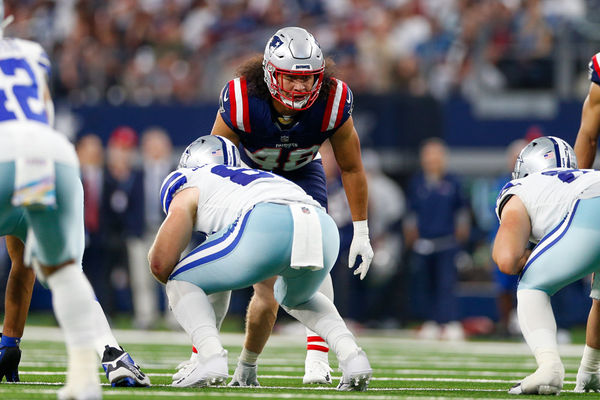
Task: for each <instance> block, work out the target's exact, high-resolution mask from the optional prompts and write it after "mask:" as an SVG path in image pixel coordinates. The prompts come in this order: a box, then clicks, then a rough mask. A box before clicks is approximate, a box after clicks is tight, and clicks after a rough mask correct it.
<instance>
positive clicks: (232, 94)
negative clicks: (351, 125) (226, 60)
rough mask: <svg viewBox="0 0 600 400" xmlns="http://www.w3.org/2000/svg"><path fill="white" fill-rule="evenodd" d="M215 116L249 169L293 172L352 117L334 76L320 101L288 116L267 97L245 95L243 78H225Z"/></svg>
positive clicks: (349, 99)
mask: <svg viewBox="0 0 600 400" xmlns="http://www.w3.org/2000/svg"><path fill="white" fill-rule="evenodd" d="M220 105H221V106H220V109H219V112H220V113H221V117H222V118H223V120H224V121H225V123H226V124H227V126H229V128H231V129H232V130H233V131H234V132H235V133H237V134H238V136H239V138H240V142H241V144H242V146H243V151H242V159H243V160H244V162H246V164H248V165H250V166H251V167H252V168H257V169H262V170H267V171H293V170H297V169H298V168H301V167H303V166H305V165H307V164H308V163H310V162H311V161H312V160H313V159H314V158H315V157H316V156H317V152H318V151H319V147H321V144H322V143H323V142H324V141H325V140H326V139H328V138H329V137H330V136H331V135H333V134H334V133H335V131H336V130H337V129H338V128H339V127H340V126H342V125H343V124H344V122H346V121H347V120H348V118H350V116H351V115H352V108H353V96H352V91H350V88H349V87H348V85H346V84H345V83H344V82H342V81H340V80H339V79H334V85H333V87H332V90H331V92H330V93H329V95H328V97H327V98H326V99H322V98H319V99H317V101H316V102H315V103H314V104H313V105H312V106H311V107H310V108H308V109H307V110H304V111H300V112H298V114H296V115H295V116H293V117H291V118H284V117H281V116H279V115H278V113H277V112H275V110H274V109H273V107H272V105H271V99H270V98H269V99H268V100H263V99H260V98H258V97H256V96H252V95H248V90H247V86H246V80H245V78H243V77H241V78H236V79H233V80H232V81H229V82H228V83H227V84H226V85H225V87H224V88H223V90H222V91H221V98H220Z"/></svg>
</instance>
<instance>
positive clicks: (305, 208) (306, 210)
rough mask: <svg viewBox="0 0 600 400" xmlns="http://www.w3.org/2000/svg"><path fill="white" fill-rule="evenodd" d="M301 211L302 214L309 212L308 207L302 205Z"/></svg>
mask: <svg viewBox="0 0 600 400" xmlns="http://www.w3.org/2000/svg"><path fill="white" fill-rule="evenodd" d="M302 212H303V213H304V214H310V210H309V209H308V207H302Z"/></svg>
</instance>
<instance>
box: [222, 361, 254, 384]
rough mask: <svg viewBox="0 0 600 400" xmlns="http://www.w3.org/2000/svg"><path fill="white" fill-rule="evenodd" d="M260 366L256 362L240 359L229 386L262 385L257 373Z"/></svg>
mask: <svg viewBox="0 0 600 400" xmlns="http://www.w3.org/2000/svg"><path fill="white" fill-rule="evenodd" d="M257 370H258V366H257V365H256V364H254V365H253V364H248V363H245V362H243V361H241V360H240V361H238V365H237V367H236V368H235V372H234V373H233V377H232V378H231V382H229V384H228V385H227V386H244V387H247V386H260V383H258V379H257V378H256V373H257Z"/></svg>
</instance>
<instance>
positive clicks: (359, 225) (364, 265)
mask: <svg viewBox="0 0 600 400" xmlns="http://www.w3.org/2000/svg"><path fill="white" fill-rule="evenodd" d="M352 224H353V225H354V236H352V244H350V254H349V257H348V268H353V267H354V263H355V262H356V258H357V257H358V256H360V257H361V258H362V262H361V263H360V265H359V266H358V267H356V269H355V270H354V275H358V274H360V279H361V280H363V279H365V276H367V272H368V271H369V267H370V266H371V260H372V259H373V249H372V248H371V242H370V240H369V227H368V225H367V220H366V219H365V220H364V221H354V222H353V223H352Z"/></svg>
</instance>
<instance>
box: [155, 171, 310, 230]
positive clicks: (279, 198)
mask: <svg viewBox="0 0 600 400" xmlns="http://www.w3.org/2000/svg"><path fill="white" fill-rule="evenodd" d="M189 187H196V188H198V189H199V191H200V195H199V198H198V211H197V213H196V221H195V225H194V230H196V231H198V232H203V233H206V234H211V233H213V232H216V231H218V230H220V229H222V228H225V227H226V226H228V225H229V224H231V223H233V222H234V221H235V220H236V219H237V218H238V217H239V216H240V215H242V214H244V213H245V212H247V211H248V210H250V209H252V207H254V206H255V205H256V204H258V203H276V204H291V203H302V204H309V205H312V206H315V207H319V208H321V206H320V205H319V203H317V202H316V201H315V200H313V198H312V197H310V196H309V195H308V194H306V192H305V191H304V190H302V188H300V186H298V185H296V184H295V183H293V182H291V181H288V180H287V179H284V178H282V177H280V176H278V175H275V174H273V173H270V172H266V171H259V170H255V169H248V168H241V167H230V166H226V165H221V164H206V165H203V166H201V167H197V168H180V169H178V170H176V171H174V172H172V173H171V174H169V176H167V177H166V178H165V180H164V182H163V184H162V187H161V191H160V192H161V193H160V195H161V201H162V206H163V211H164V212H165V214H166V213H168V211H169V206H170V204H171V201H172V199H173V196H175V195H176V194H177V193H178V192H179V191H180V190H183V189H186V188H189Z"/></svg>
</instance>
